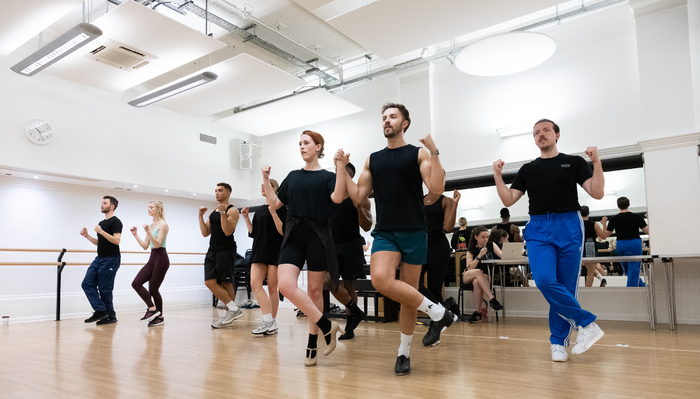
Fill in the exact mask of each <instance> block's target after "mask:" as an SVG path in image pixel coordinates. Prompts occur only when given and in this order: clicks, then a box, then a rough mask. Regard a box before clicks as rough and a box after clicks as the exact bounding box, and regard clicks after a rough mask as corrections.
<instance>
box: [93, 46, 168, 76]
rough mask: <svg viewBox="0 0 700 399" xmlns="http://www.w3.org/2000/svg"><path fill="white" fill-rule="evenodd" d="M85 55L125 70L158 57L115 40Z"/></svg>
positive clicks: (143, 64) (135, 67) (141, 65)
mask: <svg viewBox="0 0 700 399" xmlns="http://www.w3.org/2000/svg"><path fill="white" fill-rule="evenodd" d="M85 56H86V57H88V58H90V59H92V60H95V61H99V62H102V63H104V64H107V65H109V66H113V67H115V68H118V69H121V70H123V71H135V70H137V69H139V68H143V67H145V66H146V65H148V64H149V63H151V62H152V61H153V60H157V59H158V58H157V57H154V56H152V55H150V54H147V53H146V52H144V51H141V50H138V49H136V48H134V47H132V46H127V45H126V44H122V43H119V42H117V41H114V40H108V41H107V42H106V43H104V44H101V45H99V46H97V47H96V48H95V49H93V50H92V51H90V52H89V53H88V54H86V55H85Z"/></svg>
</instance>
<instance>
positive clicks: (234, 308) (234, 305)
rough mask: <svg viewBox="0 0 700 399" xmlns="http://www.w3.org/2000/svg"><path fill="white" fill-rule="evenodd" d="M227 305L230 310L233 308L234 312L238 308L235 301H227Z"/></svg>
mask: <svg viewBox="0 0 700 399" xmlns="http://www.w3.org/2000/svg"><path fill="white" fill-rule="evenodd" d="M226 307H227V308H228V310H233V311H234V312H235V311H237V310H238V306H236V303H235V302H233V301H231V302H229V303H227V304H226Z"/></svg>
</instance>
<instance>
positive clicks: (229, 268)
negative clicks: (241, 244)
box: [198, 183, 243, 328]
mask: <svg viewBox="0 0 700 399" xmlns="http://www.w3.org/2000/svg"><path fill="white" fill-rule="evenodd" d="M214 195H215V196H216V200H217V201H218V202H219V206H217V207H216V209H214V210H213V211H212V212H211V213H210V214H209V219H208V220H207V221H206V222H205V221H204V219H203V217H204V214H205V213H206V212H207V207H206V206H203V207H200V208H199V218H198V219H199V230H200V231H201V232H202V236H203V237H209V250H208V251H207V255H206V256H205V257H204V285H206V286H207V288H209V290H210V291H211V292H212V293H213V294H214V296H216V297H217V298H218V299H219V300H220V301H221V302H223V303H224V304H225V305H226V313H225V314H224V316H223V317H222V318H221V319H219V320H217V321H216V322H214V324H212V325H211V326H212V328H224V327H227V326H230V325H231V323H233V321H234V320H236V319H240V318H241V317H243V311H242V310H241V309H239V308H238V306H236V303H235V302H234V301H235V300H236V290H235V289H234V288H233V267H234V262H235V256H236V242H235V241H234V240H233V231H234V230H235V229H236V225H237V224H238V217H239V216H240V214H239V212H238V209H236V207H234V206H233V205H231V204H229V202H228V200H229V198H230V197H231V186H230V185H229V184H228V183H219V184H217V185H216V190H214Z"/></svg>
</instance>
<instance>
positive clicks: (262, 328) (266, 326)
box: [253, 320, 272, 335]
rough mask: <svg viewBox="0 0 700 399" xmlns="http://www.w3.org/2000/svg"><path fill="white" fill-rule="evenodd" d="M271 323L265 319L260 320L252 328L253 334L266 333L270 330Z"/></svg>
mask: <svg viewBox="0 0 700 399" xmlns="http://www.w3.org/2000/svg"><path fill="white" fill-rule="evenodd" d="M271 324H272V322H267V321H265V320H261V321H260V324H258V326H257V327H255V328H254V329H253V334H255V335H261V334H265V333H267V332H268V331H269V330H270V325H271Z"/></svg>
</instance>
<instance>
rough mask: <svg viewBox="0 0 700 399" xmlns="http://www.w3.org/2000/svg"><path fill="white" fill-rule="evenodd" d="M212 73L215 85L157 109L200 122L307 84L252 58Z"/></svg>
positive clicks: (215, 67) (233, 60)
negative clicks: (189, 117)
mask: <svg viewBox="0 0 700 399" xmlns="http://www.w3.org/2000/svg"><path fill="white" fill-rule="evenodd" d="M199 72H201V71H199ZM199 72H197V73H199ZM211 72H214V73H215V74H217V75H218V78H217V79H216V80H215V81H214V82H211V83H209V84H207V85H204V86H202V87H198V88H196V89H194V90H190V91H186V92H184V93H181V94H178V95H176V96H173V97H170V98H168V99H165V100H163V101H161V102H159V103H157V105H158V106H159V107H163V108H167V109H169V110H172V111H175V112H180V113H182V114H186V115H190V116H194V117H197V118H200V117H204V116H208V115H212V114H215V113H217V112H221V111H224V110H227V109H231V108H233V107H236V106H239V105H243V104H248V103H251V102H253V101H256V100H262V99H266V98H269V97H271V96H273V95H275V94H278V93H281V92H284V91H291V90H294V89H296V88H297V87H300V86H303V85H305V84H306V82H305V81H304V80H303V79H299V78H297V77H295V76H293V75H291V74H289V73H287V72H284V71H282V70H281V69H279V68H276V67H274V66H272V65H270V64H267V63H265V62H263V61H260V60H259V59H257V58H255V57H252V56H250V55H248V54H240V55H237V56H235V57H233V58H230V59H228V60H226V61H223V62H220V63H218V64H215V65H213V66H212V67H211Z"/></svg>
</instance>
